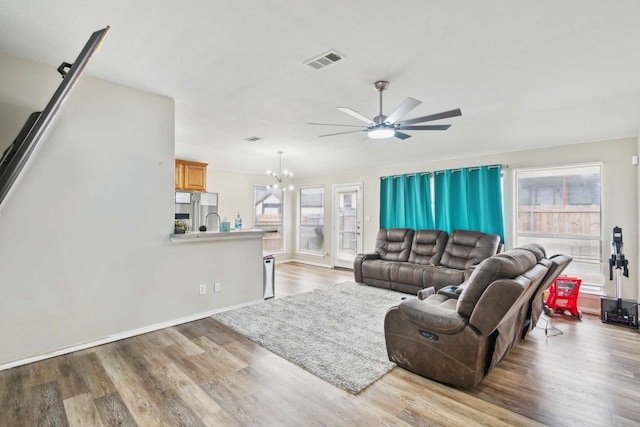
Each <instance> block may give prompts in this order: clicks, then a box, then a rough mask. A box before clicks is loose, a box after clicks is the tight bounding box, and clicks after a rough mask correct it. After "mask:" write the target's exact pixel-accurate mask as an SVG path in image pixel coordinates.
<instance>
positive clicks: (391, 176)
mask: <svg viewBox="0 0 640 427" xmlns="http://www.w3.org/2000/svg"><path fill="white" fill-rule="evenodd" d="M432 173H433V172H413V173H405V174H401V175H389V176H381V177H380V179H387V178H400V177H401V176H407V177H408V176H416V175H421V176H424V175H431V174H432Z"/></svg>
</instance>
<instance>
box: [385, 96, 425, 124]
mask: <svg viewBox="0 0 640 427" xmlns="http://www.w3.org/2000/svg"><path fill="white" fill-rule="evenodd" d="M420 104H422V101H418V100H417V99H414V98H407V99H405V100H404V101H403V102H402V104H400V105H398V106H397V107H396V109H395V110H393V112H392V113H391V114H389V117H387V118H386V120H385V123H395V122H397V121H398V120H400V119H401V118H402V117H404V116H405V115H406V114H407V113H408V112H409V111H411V110H413V109H414V108H416V107H417V106H418V105H420Z"/></svg>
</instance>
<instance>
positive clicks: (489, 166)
mask: <svg viewBox="0 0 640 427" xmlns="http://www.w3.org/2000/svg"><path fill="white" fill-rule="evenodd" d="M481 167H482V166H471V167H469V168H457V169H442V170H437V171H434V172H414V173H407V174H400V175H389V176H381V177H380V179H387V178H399V177H401V176H415V175H439V174H443V173H445V172H446V171H447V170H449V171H450V172H451V173H455V172H460V171H462V170H463V169H467V170H469V171H475V170H479V169H480V168H481ZM486 167H487V169H495V168H499V167H502V169H508V168H509V165H501V164H495V165H486Z"/></svg>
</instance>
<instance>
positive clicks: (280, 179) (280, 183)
mask: <svg viewBox="0 0 640 427" xmlns="http://www.w3.org/2000/svg"><path fill="white" fill-rule="evenodd" d="M278 156H279V158H280V159H279V165H278V172H273V171H272V170H268V171H267V175H271V176H272V177H274V178H275V180H276V182H275V183H274V184H270V185H267V189H269V190H271V189H274V190H282V191H287V190H293V188H294V187H293V184H287V183H286V181H285V180H286V178H291V177H292V176H293V173H292V172H291V171H290V170H287V169H284V170H283V169H282V151H278Z"/></svg>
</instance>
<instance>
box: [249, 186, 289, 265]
mask: <svg viewBox="0 0 640 427" xmlns="http://www.w3.org/2000/svg"><path fill="white" fill-rule="evenodd" d="M258 188H262V189H264V190H266V191H280V195H281V198H280V205H281V210H282V212H281V214H280V225H279V227H280V233H279V239H280V248H279V249H265V245H266V244H267V242H268V241H269V240H275V239H269V237H270V234H271V233H265V235H264V237H263V241H262V254H263V255H275V254H282V253H285V252H286V248H285V241H286V239H285V227H284V214H285V211H284V210H285V201H284V195H285V192H284V191H283V190H282V189H281V188H280V189H269V188H267V186H266V185H259V184H254V185H253V224H254V227H255V228H259V229H264V228H268V227H265V226H262V227H261V225H260V223H259V222H258V218H257V215H256V206H257V199H256V190H257V189H258ZM277 227H278V226H276V228H277Z"/></svg>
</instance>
